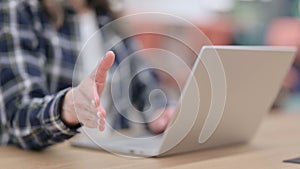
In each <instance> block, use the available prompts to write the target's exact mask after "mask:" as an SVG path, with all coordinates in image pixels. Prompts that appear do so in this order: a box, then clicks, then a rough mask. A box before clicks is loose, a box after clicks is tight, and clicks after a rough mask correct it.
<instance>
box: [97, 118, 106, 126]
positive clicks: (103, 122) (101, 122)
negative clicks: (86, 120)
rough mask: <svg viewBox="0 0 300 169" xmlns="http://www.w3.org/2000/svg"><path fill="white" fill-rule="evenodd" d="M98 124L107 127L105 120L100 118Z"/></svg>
mask: <svg viewBox="0 0 300 169" xmlns="http://www.w3.org/2000/svg"><path fill="white" fill-rule="evenodd" d="M97 124H98V125H105V119H103V118H99V119H98V120H97Z"/></svg>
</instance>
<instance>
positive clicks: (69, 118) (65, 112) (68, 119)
mask: <svg viewBox="0 0 300 169" xmlns="http://www.w3.org/2000/svg"><path fill="white" fill-rule="evenodd" d="M73 91H74V88H72V89H71V90H69V91H68V92H67V93H66V95H65V97H64V100H63V105H62V113H61V120H62V121H63V122H64V123H66V124H67V125H68V126H75V125H78V124H79V120H78V118H77V115H76V112H75V107H74V103H73Z"/></svg>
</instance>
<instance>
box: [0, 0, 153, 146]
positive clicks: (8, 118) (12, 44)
mask: <svg viewBox="0 0 300 169" xmlns="http://www.w3.org/2000/svg"><path fill="white" fill-rule="evenodd" d="M64 9H65V10H64V23H63V25H62V26H61V27H60V28H59V29H57V30H56V29H54V28H53V26H52V24H51V23H50V21H49V19H48V17H47V15H46V14H45V12H44V10H43V9H42V7H41V5H40V2H39V1H38V0H0V118H1V119H0V120H1V121H0V143H1V144H2V145H6V144H15V145H17V146H19V147H21V148H24V149H36V150H37V149H43V148H45V147H47V146H49V145H52V144H55V143H58V142H62V141H63V140H65V139H68V138H70V137H72V136H73V135H75V134H76V133H77V128H78V127H73V128H72V127H69V126H67V125H66V124H64V122H62V121H61V118H60V115H61V106H62V102H63V98H64V95H65V93H66V92H67V91H68V90H69V89H70V87H72V76H73V70H74V66H75V63H76V59H77V54H78V52H79V49H78V41H79V40H80V39H78V37H79V36H78V30H77V26H78V24H77V23H76V15H75V13H74V11H73V10H72V9H71V8H69V7H65V8H64ZM97 20H98V21H99V27H101V26H103V25H105V24H106V23H108V22H110V21H111V18H110V17H109V16H108V15H107V14H105V13H102V14H99V15H97ZM107 31H108V32H102V33H103V39H104V42H107V41H109V40H110V39H111V36H114V35H115V36H116V34H115V33H114V32H113V31H112V30H107ZM109 31H110V32H109ZM133 46H134V43H133V41H132V40H131V39H130V38H129V39H125V40H122V41H121V42H120V43H118V44H117V45H115V46H113V48H112V50H113V51H114V52H115V54H116V63H115V64H119V63H120V62H121V61H122V59H124V58H125V57H127V56H128V55H130V54H132V53H133V52H134V50H133ZM137 62H138V63H137ZM131 64H132V65H130V68H131V69H139V68H141V67H143V66H142V65H143V62H140V61H139V60H133V61H132V62H131ZM137 65H138V66H137ZM129 73H130V71H129ZM146 73H148V74H149V75H150V76H147V78H139V77H138V76H137V78H135V81H134V83H132V86H131V87H132V93H131V94H130V96H131V101H132V103H133V105H135V106H136V107H137V108H138V109H139V110H143V108H144V107H145V106H146V105H147V100H148V93H149V92H150V91H151V90H152V89H154V88H156V87H157V81H156V78H155V76H154V74H153V73H151V72H150V71H147V72H146ZM128 76H130V75H128ZM120 78H121V79H120V80H119V81H120V85H122V81H124V79H125V80H126V78H127V77H126V75H124V74H122V76H121V77H120ZM108 113H109V112H108ZM120 119H121V121H123V120H124V119H123V120H122V118H120ZM123 127H124V126H123Z"/></svg>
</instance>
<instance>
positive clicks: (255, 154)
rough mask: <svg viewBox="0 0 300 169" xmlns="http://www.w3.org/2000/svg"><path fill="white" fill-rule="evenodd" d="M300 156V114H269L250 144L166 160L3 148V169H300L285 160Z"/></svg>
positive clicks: (67, 149)
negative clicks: (283, 161)
mask: <svg viewBox="0 0 300 169" xmlns="http://www.w3.org/2000/svg"><path fill="white" fill-rule="evenodd" d="M297 156H300V113H298V114H289V113H273V114H271V115H268V116H267V117H266V119H265V120H264V122H263V124H262V125H261V127H260V129H259V132H258V133H257V134H256V136H255V138H254V139H253V140H252V141H251V142H250V143H248V144H244V145H236V146H231V147H223V148H217V149H210V150H205V151H199V152H194V153H187V154H181V155H175V156H171V157H164V158H126V157H120V156H116V155H113V154H109V153H105V152H101V151H95V150H87V149H82V148H74V147H71V146H70V145H69V144H68V143H67V142H66V143H63V144H60V145H57V146H54V147H51V148H49V149H47V150H45V151H43V152H30V151H23V150H20V149H18V148H15V147H0V168H1V169H2V168H3V169H20V168H22V169H29V168H30V169H33V168H34V169H38V168H43V169H54V168H60V169H68V168H70V169H79V168H84V169H86V168H87V169H93V168H95V169H96V168H97V169H99V168H122V169H124V168H125V169H126V168H128V169H133V168H149V169H153V168H197V169H198V168H205V169H209V168H222V169H225V168H230V169H233V168H243V169H248V168H249V169H268V168H270V169H274V168H284V169H288V168H300V165H297V164H288V163H282V160H285V159H289V158H293V157H297Z"/></svg>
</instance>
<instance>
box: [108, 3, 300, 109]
mask: <svg viewBox="0 0 300 169" xmlns="http://www.w3.org/2000/svg"><path fill="white" fill-rule="evenodd" d="M111 4H112V7H113V10H114V11H115V12H117V13H119V14H120V16H122V15H123V16H124V15H129V14H136V13H141V12H162V13H166V14H170V15H174V16H179V17H182V18H184V19H186V20H187V21H189V22H191V23H192V24H193V25H195V26H196V27H197V28H199V29H200V30H201V31H202V32H203V33H204V34H205V35H206V36H207V37H208V39H209V40H210V42H209V43H211V44H213V45H277V46H278V45H279V46H290V45H291V46H296V47H297V48H298V49H299V48H300V21H299V17H300V0H213V1H207V0H185V1H182V0H163V1H161V0H151V1H145V0H111ZM130 27H132V28H133V29H135V30H141V31H142V30H143V29H145V30H146V29H147V28H149V27H155V28H156V29H159V30H161V31H162V32H173V33H176V34H177V35H178V36H180V38H182V39H187V40H188V41H189V42H194V43H193V44H194V45H196V46H199V42H198V41H197V40H196V38H195V37H194V36H193V28H192V26H191V24H185V23H182V22H177V20H176V19H175V20H168V21H163V20H160V18H153V19H144V20H137V21H134V22H133V24H132V25H130ZM137 39H138V40H139V41H140V44H141V47H142V48H145V49H148V48H159V49H164V50H167V51H171V52H172V53H174V54H176V55H178V56H180V57H181V59H182V60H183V61H184V62H185V63H186V64H187V65H188V66H189V67H191V66H192V65H193V63H194V60H195V58H196V56H197V54H195V53H193V52H192V51H191V50H190V49H189V48H187V47H186V46H184V45H182V44H180V43H178V42H177V41H176V40H174V39H172V38H168V37H163V36H157V35H152V34H145V35H139V36H137ZM204 44H208V43H206V42H205V43H204ZM199 50H200V48H199ZM144 57H145V59H147V60H149V62H150V63H152V64H161V63H156V62H155V60H157V59H155V57H159V56H151V57H150V56H147V53H145V55H144ZM164 57H165V58H166V63H168V64H170V65H172V66H171V67H172V68H169V69H170V71H171V72H173V73H174V74H175V75H176V77H174V76H171V75H169V74H167V73H164V72H158V78H160V79H161V80H162V81H163V83H164V86H165V90H167V91H171V92H167V93H169V96H168V97H169V98H177V97H178V95H179V88H180V87H182V86H183V85H184V83H185V80H186V78H187V77H188V73H187V72H188V71H182V69H180V68H179V66H178V67H177V66H176V65H179V64H180V63H178V62H177V61H176V59H175V60H174V59H173V60H172V59H171V60H170V59H168V57H167V56H164ZM159 60H160V62H161V59H159ZM166 63H164V64H166ZM299 72H300V54H297V58H296V59H295V61H294V64H293V67H292V68H291V70H290V72H289V73H288V75H287V77H286V78H285V81H284V83H283V86H282V89H281V92H280V94H279V95H278V98H277V100H276V102H275V104H274V106H273V108H274V109H277V108H280V109H285V110H289V111H298V110H300V73H299ZM176 81H177V83H176ZM166 86H167V87H166Z"/></svg>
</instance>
